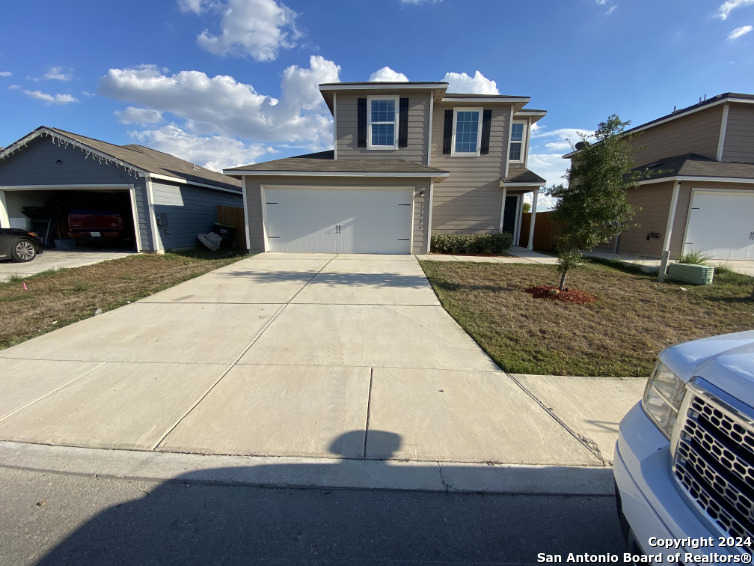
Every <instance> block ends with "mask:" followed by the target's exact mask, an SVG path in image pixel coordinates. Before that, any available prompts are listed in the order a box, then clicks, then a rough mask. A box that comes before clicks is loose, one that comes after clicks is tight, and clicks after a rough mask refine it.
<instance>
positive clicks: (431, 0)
mask: <svg viewBox="0 0 754 566" xmlns="http://www.w3.org/2000/svg"><path fill="white" fill-rule="evenodd" d="M438 2H442V0H401V4H414V5H419V4H437V3H438Z"/></svg>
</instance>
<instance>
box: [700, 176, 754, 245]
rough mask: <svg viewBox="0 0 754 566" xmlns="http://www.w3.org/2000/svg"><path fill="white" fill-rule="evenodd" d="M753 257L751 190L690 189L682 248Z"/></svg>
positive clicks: (753, 205)
mask: <svg viewBox="0 0 754 566" xmlns="http://www.w3.org/2000/svg"><path fill="white" fill-rule="evenodd" d="M692 250H693V251H699V252H702V253H703V254H705V255H708V256H710V257H711V258H712V259H754V191H728V192H725V191H711V190H710V191H699V190H697V191H694V192H693V196H692V198H691V212H690V214H689V222H688V228H687V230H686V247H685V251H687V252H688V251H692Z"/></svg>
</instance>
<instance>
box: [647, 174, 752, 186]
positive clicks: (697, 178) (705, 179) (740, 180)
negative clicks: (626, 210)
mask: <svg viewBox="0 0 754 566" xmlns="http://www.w3.org/2000/svg"><path fill="white" fill-rule="evenodd" d="M669 181H678V182H686V181H689V182H702V183H736V184H747V185H754V178H750V177H749V178H747V177H713V176H704V175H669V176H667V177H656V178H654V179H644V180H643V181H639V182H638V183H637V185H652V184H655V183H667V182H669Z"/></svg>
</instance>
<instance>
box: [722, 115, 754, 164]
mask: <svg viewBox="0 0 754 566" xmlns="http://www.w3.org/2000/svg"><path fill="white" fill-rule="evenodd" d="M722 160H723V161H732V162H737V163H754V104H731V105H730V107H729V110H728V127H727V129H726V131H725V144H724V146H723V159H722Z"/></svg>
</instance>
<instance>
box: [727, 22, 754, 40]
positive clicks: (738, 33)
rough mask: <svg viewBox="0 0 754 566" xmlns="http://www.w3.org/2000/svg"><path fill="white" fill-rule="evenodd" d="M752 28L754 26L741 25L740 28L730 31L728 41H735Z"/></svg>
mask: <svg viewBox="0 0 754 566" xmlns="http://www.w3.org/2000/svg"><path fill="white" fill-rule="evenodd" d="M752 29H754V28H752V27H751V26H741V27H740V28H736V29H734V30H733V31H732V32H730V34H728V41H735V40H736V39H738V38H739V37H741V36H742V35H746V34H747V33H749V32H750V31H751V30H752Z"/></svg>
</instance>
